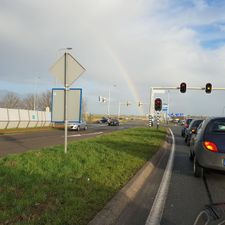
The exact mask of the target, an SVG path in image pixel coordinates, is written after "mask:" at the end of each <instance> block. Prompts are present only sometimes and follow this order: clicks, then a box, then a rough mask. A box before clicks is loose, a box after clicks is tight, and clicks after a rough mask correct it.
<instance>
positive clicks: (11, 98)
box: [0, 92, 21, 109]
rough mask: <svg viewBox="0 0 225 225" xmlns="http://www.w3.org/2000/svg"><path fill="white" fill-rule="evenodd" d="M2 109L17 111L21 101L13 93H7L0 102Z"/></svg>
mask: <svg viewBox="0 0 225 225" xmlns="http://www.w3.org/2000/svg"><path fill="white" fill-rule="evenodd" d="M0 106H1V107H2V108H10V109H18V108H20V106H21V99H20V97H19V96H18V94H16V93H14V92H10V93H8V94H7V95H6V96H5V97H4V98H3V99H2V101H1V102H0Z"/></svg>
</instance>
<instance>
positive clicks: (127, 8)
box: [0, 0, 225, 115]
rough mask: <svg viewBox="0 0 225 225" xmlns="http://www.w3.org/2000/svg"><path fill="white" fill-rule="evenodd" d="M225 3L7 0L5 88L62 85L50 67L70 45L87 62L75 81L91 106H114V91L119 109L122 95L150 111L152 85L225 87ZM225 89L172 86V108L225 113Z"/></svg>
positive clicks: (1, 58)
mask: <svg viewBox="0 0 225 225" xmlns="http://www.w3.org/2000/svg"><path fill="white" fill-rule="evenodd" d="M224 11H225V1H223V0H95V1H93V0H32V1H29V0H14V1H8V0H1V1H0V32H1V35H0V49H1V51H0V79H1V82H0V91H1V93H2V92H7V91H14V92H17V93H19V94H26V93H35V92H37V93H41V92H43V91H46V90H51V89H52V88H53V87H62V86H63V85H62V84H61V83H60V82H59V81H57V80H56V79H55V77H54V76H53V75H52V74H51V73H50V71H49V70H50V67H51V66H52V65H53V64H54V63H55V61H56V60H57V59H58V58H59V57H61V56H62V55H63V53H64V49H65V48H67V47H71V48H72V50H71V51H70V53H71V54H72V55H73V56H74V57H75V58H76V60H77V61H79V63H80V64H81V65H82V66H83V67H85V69H86V72H85V73H83V74H82V76H81V77H80V78H79V79H78V80H76V81H75V82H74V84H73V85H72V87H80V88H82V89H83V97H84V99H85V101H86V104H87V110H88V112H89V113H101V114H106V113H107V103H101V102H99V101H98V96H103V97H106V98H107V97H108V95H109V92H110V96H111V104H110V113H111V114H116V113H117V112H118V105H119V102H120V103H121V114H135V115H144V114H146V113H147V112H148V108H149V106H148V104H149V101H150V88H151V87H178V86H179V85H180V83H181V82H186V83H187V87H205V84H206V83H212V85H213V87H225V79H224V77H225V13H224ZM224 96H225V92H224V91H213V92H212V93H211V94H206V93H205V92H204V91H191V90H187V93H185V94H181V93H180V92H179V90H174V91H170V97H169V105H170V112H173V113H185V114H186V115H188V114H189V115H222V112H223V111H224V110H223V109H224V107H225V101H224ZM155 97H161V98H162V100H163V103H167V99H168V96H167V94H164V95H162V94H161V95H160V94H158V95H156V96H155ZM139 101H141V102H142V103H143V106H142V107H138V102H139ZM127 102H129V103H130V105H129V106H126V103H127Z"/></svg>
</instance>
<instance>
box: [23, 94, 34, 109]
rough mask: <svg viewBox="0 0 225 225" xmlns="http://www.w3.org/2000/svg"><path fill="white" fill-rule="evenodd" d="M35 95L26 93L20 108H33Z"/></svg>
mask: <svg viewBox="0 0 225 225" xmlns="http://www.w3.org/2000/svg"><path fill="white" fill-rule="evenodd" d="M35 98H36V96H35V95H34V94H28V95H26V97H25V98H24V99H23V100H22V108H24V109H27V110H33V109H34V108H37V107H36V106H35V107H34V104H35V103H34V102H35Z"/></svg>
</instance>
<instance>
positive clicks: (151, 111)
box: [149, 88, 154, 116]
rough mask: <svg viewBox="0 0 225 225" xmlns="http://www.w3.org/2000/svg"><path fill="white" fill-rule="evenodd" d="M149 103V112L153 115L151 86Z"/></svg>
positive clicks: (152, 91)
mask: <svg viewBox="0 0 225 225" xmlns="http://www.w3.org/2000/svg"><path fill="white" fill-rule="evenodd" d="M150 92H151V93H150V104H149V112H150V115H152V116H153V114H154V113H153V104H154V90H153V88H151V90H150Z"/></svg>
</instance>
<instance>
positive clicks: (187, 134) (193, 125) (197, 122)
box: [185, 120, 203, 146]
mask: <svg viewBox="0 0 225 225" xmlns="http://www.w3.org/2000/svg"><path fill="white" fill-rule="evenodd" d="M202 121H203V120H192V121H191V123H190V125H189V127H188V128H187V129H186V132H185V142H186V143H187V145H188V146H189V145H190V140H191V136H192V135H193V134H194V133H196V131H197V128H198V126H199V125H200V123H202Z"/></svg>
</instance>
